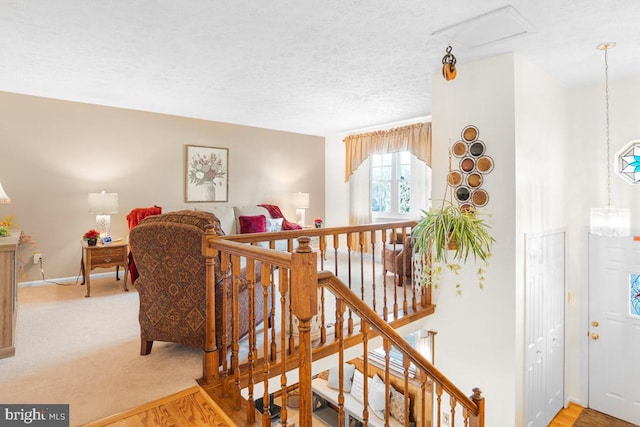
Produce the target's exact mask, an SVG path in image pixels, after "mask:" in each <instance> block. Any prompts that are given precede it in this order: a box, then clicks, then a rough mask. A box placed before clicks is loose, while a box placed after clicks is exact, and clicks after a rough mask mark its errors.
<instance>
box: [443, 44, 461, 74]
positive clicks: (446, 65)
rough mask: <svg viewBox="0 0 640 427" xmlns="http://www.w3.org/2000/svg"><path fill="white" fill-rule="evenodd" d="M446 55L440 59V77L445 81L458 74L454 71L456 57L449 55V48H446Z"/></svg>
mask: <svg viewBox="0 0 640 427" xmlns="http://www.w3.org/2000/svg"><path fill="white" fill-rule="evenodd" d="M446 51H447V53H446V54H445V55H444V56H443V57H442V77H444V79H445V80H447V81H449V80H453V79H455V78H456V75H457V74H458V72H457V70H456V57H455V56H453V54H452V53H451V46H447V49H446Z"/></svg>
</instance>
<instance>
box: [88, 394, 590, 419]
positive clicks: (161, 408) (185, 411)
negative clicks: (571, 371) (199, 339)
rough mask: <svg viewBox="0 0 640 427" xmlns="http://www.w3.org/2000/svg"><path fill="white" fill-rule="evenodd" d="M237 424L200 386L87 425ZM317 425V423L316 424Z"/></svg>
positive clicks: (573, 408)
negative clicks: (224, 413)
mask: <svg viewBox="0 0 640 427" xmlns="http://www.w3.org/2000/svg"><path fill="white" fill-rule="evenodd" d="M582 409H583V408H582V406H580V405H576V404H575V403H570V404H569V407H568V408H563V409H562V411H560V412H559V413H558V415H556V416H555V417H554V418H553V420H551V423H549V426H548V427H572V426H573V424H574V423H575V421H576V420H577V419H578V417H579V416H580V413H581V412H582ZM290 420H291V421H293V422H296V421H297V411H296V410H290ZM168 425H170V426H185V427H186V426H215V427H234V426H235V425H236V424H235V423H233V422H232V421H231V420H229V419H226V417H225V416H224V415H223V413H222V411H221V410H220V408H219V407H218V405H216V403H215V402H214V401H213V400H212V399H211V397H209V395H208V394H207V393H206V392H205V391H204V389H202V388H201V387H199V386H196V387H191V388H189V389H187V390H184V391H181V392H179V393H176V394H173V395H171V396H168V397H165V398H162V399H159V400H156V401H153V402H149V403H147V404H145V405H142V406H140V407H138V408H135V409H131V410H129V411H125V412H122V413H120V414H115V415H112V416H110V417H107V418H104V419H102V420H98V421H95V422H92V423H89V424H86V427H107V426H111V427H116V426H117V427H142V426H145V427H154V426H168ZM314 425H315V424H314Z"/></svg>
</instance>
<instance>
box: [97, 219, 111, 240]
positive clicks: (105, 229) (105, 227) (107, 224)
mask: <svg viewBox="0 0 640 427" xmlns="http://www.w3.org/2000/svg"><path fill="white" fill-rule="evenodd" d="M96 228H97V230H98V231H99V232H100V237H108V236H109V231H110V230H111V215H96Z"/></svg>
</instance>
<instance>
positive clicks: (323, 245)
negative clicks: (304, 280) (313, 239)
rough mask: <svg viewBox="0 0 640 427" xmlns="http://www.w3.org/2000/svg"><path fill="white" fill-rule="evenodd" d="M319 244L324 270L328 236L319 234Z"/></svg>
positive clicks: (321, 267)
mask: <svg viewBox="0 0 640 427" xmlns="http://www.w3.org/2000/svg"><path fill="white" fill-rule="evenodd" d="M318 245H319V246H320V270H324V257H325V255H326V251H327V240H326V236H325V235H322V236H318Z"/></svg>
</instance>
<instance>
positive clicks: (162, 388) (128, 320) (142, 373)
mask: <svg viewBox="0 0 640 427" xmlns="http://www.w3.org/2000/svg"><path fill="white" fill-rule="evenodd" d="M121 283H122V282H121V281H115V279H114V278H103V279H94V280H92V286H91V298H85V297H84V295H85V291H86V290H85V287H84V286H78V285H74V286H59V285H53V284H51V285H45V286H37V287H25V288H20V289H19V291H18V320H17V322H18V326H17V338H16V355H15V356H14V357H10V358H5V359H0V402H1V403H38V404H47V403H68V404H69V405H70V425H71V426H78V425H82V424H85V423H87V422H90V421H95V420H97V419H100V418H103V417H105V416H109V415H113V414H115V413H118V412H121V411H124V410H127V409H131V408H134V407H136V406H139V405H141V404H144V403H146V402H149V401H151V400H155V399H158V398H161V397H165V396H168V395H170V394H172V393H175V392H178V391H181V390H184V389H186V388H188V387H191V386H193V385H195V384H196V379H198V378H200V377H201V375H202V371H201V370H202V364H201V352H200V351H199V350H196V349H191V348H189V347H185V346H181V345H177V344H170V343H160V342H158V343H155V344H154V347H153V351H152V352H151V354H150V355H149V356H145V357H142V356H140V355H139V351H140V338H139V333H140V330H139V326H138V320H137V316H138V294H137V292H136V291H135V288H133V287H131V286H129V287H130V289H131V291H129V292H123V291H122V287H121Z"/></svg>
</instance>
